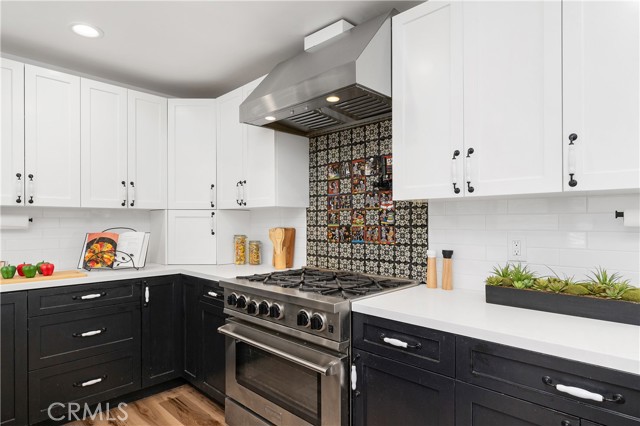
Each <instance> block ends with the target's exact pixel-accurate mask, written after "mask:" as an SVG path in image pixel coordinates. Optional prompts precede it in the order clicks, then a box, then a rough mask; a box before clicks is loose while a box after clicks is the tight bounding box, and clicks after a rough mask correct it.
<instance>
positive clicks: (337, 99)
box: [327, 95, 340, 103]
mask: <svg viewBox="0 0 640 426" xmlns="http://www.w3.org/2000/svg"><path fill="white" fill-rule="evenodd" d="M339 100H340V98H339V97H337V96H336V95H331V96H327V102H331V103H333V102H338V101H339Z"/></svg>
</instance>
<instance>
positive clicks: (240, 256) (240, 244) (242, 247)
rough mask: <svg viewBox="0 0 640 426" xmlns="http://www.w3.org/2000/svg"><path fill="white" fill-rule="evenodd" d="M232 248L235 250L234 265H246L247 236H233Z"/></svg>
mask: <svg viewBox="0 0 640 426" xmlns="http://www.w3.org/2000/svg"><path fill="white" fill-rule="evenodd" d="M233 246H234V250H235V264H236V265H244V264H245V263H247V236H246V235H234V236H233Z"/></svg>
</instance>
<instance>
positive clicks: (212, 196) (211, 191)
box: [209, 184, 216, 208]
mask: <svg viewBox="0 0 640 426" xmlns="http://www.w3.org/2000/svg"><path fill="white" fill-rule="evenodd" d="M215 187H216V186H215V185H214V184H211V188H210V189H209V203H210V204H211V208H214V207H215V206H216V205H215V204H214V200H215V199H216V193H215Z"/></svg>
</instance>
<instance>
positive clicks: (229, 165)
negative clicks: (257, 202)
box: [217, 88, 245, 209]
mask: <svg viewBox="0 0 640 426" xmlns="http://www.w3.org/2000/svg"><path fill="white" fill-rule="evenodd" d="M242 100H243V97H242V88H239V89H236V90H234V91H232V92H229V93H227V94H225V95H223V96H220V97H219V98H218V99H217V101H218V123H217V124H218V140H217V145H218V146H217V150H218V165H217V171H218V179H217V181H218V194H217V195H218V197H217V198H218V208H221V209H236V208H241V207H242V205H241V202H240V200H241V198H242V196H241V188H240V185H241V182H242V179H243V176H244V169H243V167H244V152H245V137H244V126H245V125H244V124H241V123H240V104H241V103H242Z"/></svg>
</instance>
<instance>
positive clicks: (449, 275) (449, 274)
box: [442, 250, 453, 290]
mask: <svg viewBox="0 0 640 426" xmlns="http://www.w3.org/2000/svg"><path fill="white" fill-rule="evenodd" d="M442 257H443V259H442V289H443V290H453V270H452V268H453V265H452V263H451V258H452V257H453V250H442Z"/></svg>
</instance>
